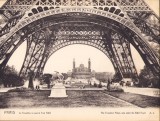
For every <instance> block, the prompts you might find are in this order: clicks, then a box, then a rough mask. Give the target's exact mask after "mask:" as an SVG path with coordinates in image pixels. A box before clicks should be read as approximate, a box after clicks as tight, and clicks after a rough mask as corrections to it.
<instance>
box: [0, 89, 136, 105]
mask: <svg viewBox="0 0 160 121" xmlns="http://www.w3.org/2000/svg"><path fill="white" fill-rule="evenodd" d="M49 95H50V91H49V90H40V91H36V90H30V91H29V90H27V91H21V92H5V93H0V100H1V102H0V108H37V107H41V108H43V107H44V108H46V107H49V108H51V107H116V108H117V107H134V105H132V104H130V103H126V102H124V101H121V100H119V99H116V98H114V97H111V96H108V95H106V94H104V93H103V92H102V91H84V90H83V91H82V90H77V91H67V95H68V97H66V98H49V97H48V96H49Z"/></svg>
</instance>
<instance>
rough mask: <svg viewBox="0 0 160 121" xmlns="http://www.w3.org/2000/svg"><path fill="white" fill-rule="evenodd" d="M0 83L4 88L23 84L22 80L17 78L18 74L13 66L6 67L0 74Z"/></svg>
mask: <svg viewBox="0 0 160 121" xmlns="http://www.w3.org/2000/svg"><path fill="white" fill-rule="evenodd" d="M0 83H1V84H3V85H4V86H5V87H11V86H22V85H23V84H24V81H23V78H22V77H19V75H18V72H17V71H16V69H15V68H14V66H11V67H10V66H8V65H7V66H6V67H5V69H4V71H3V72H1V74H0Z"/></svg>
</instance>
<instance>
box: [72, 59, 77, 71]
mask: <svg viewBox="0 0 160 121" xmlns="http://www.w3.org/2000/svg"><path fill="white" fill-rule="evenodd" d="M75 66H76V62H75V59H73V72H74V71H75Z"/></svg>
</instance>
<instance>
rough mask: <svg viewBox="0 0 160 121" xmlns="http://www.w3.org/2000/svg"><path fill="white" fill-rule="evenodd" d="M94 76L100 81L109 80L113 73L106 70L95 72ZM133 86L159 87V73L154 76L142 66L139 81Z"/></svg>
mask: <svg viewBox="0 0 160 121" xmlns="http://www.w3.org/2000/svg"><path fill="white" fill-rule="evenodd" d="M95 78H96V79H97V80H99V81H101V82H108V81H111V80H112V79H113V78H114V77H113V74H111V73H107V72H101V73H96V74H95ZM135 86H138V87H155V88H159V87H160V78H159V75H157V76H155V75H154V74H153V73H152V71H151V70H150V69H149V68H147V67H146V66H144V68H143V69H142V70H141V72H140V74H139V83H138V84H136V85H135Z"/></svg>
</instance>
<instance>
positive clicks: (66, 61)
mask: <svg viewBox="0 0 160 121" xmlns="http://www.w3.org/2000/svg"><path fill="white" fill-rule="evenodd" d="M145 1H146V3H148V5H149V6H150V7H151V9H153V10H154V11H155V12H156V14H158V12H159V11H158V10H159V9H158V7H159V4H158V2H159V0H145ZM3 2H5V0H0V6H1V5H2V4H3ZM25 51H26V42H24V43H23V44H22V45H21V46H20V47H19V48H18V49H17V50H16V51H15V53H14V54H13V55H12V57H11V58H10V60H9V62H8V65H10V66H12V65H14V66H15V68H16V69H17V71H20V68H21V66H22V63H23V60H24V56H25ZM131 52H132V56H133V60H134V63H135V65H136V68H137V71H138V73H139V72H140V70H141V69H142V68H143V67H144V63H143V61H142V59H141V57H140V55H139V54H138V53H137V51H136V50H135V49H134V48H133V47H131ZM73 58H75V60H76V66H79V64H81V63H82V64H84V65H85V66H86V67H87V66H88V65H87V63H88V58H90V59H91V68H92V70H95V71H97V72H114V68H113V66H112V63H111V62H110V60H109V59H108V58H107V56H106V55H105V54H104V53H102V52H101V51H100V50H98V49H96V48H94V47H91V46H88V45H70V46H67V47H64V48H62V49H60V50H58V51H57V52H55V53H54V54H53V55H52V56H51V57H50V58H49V60H48V61H47V63H46V66H45V68H44V73H53V72H54V71H59V72H67V71H68V70H72V62H73Z"/></svg>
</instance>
